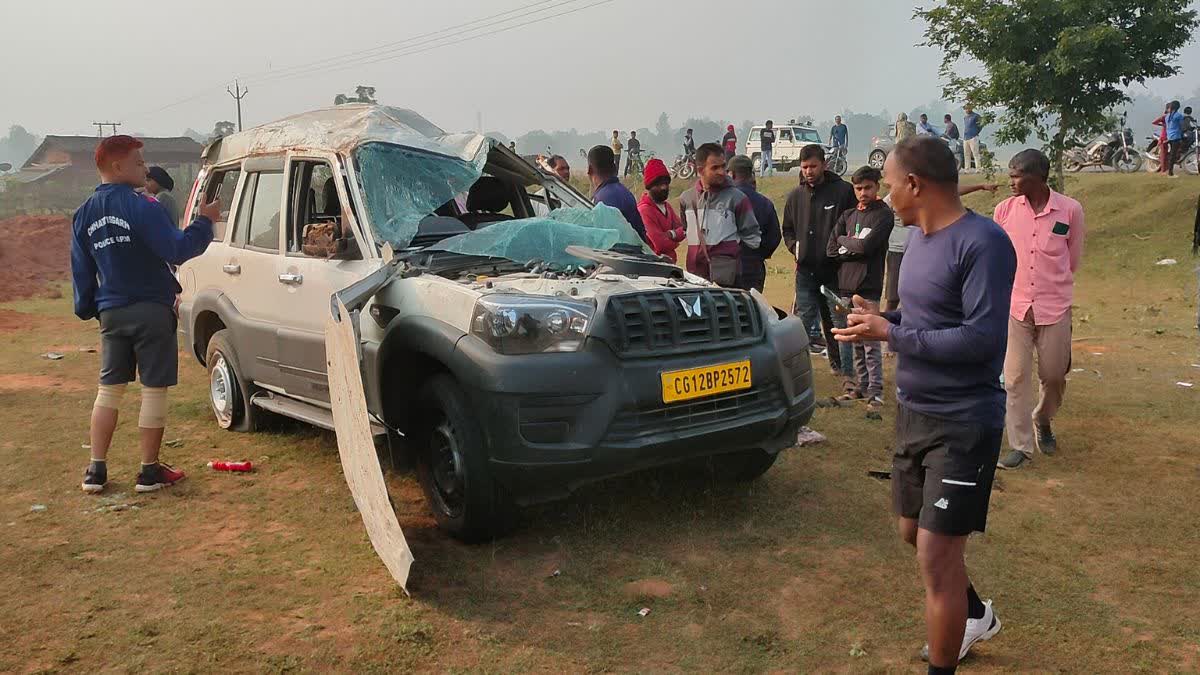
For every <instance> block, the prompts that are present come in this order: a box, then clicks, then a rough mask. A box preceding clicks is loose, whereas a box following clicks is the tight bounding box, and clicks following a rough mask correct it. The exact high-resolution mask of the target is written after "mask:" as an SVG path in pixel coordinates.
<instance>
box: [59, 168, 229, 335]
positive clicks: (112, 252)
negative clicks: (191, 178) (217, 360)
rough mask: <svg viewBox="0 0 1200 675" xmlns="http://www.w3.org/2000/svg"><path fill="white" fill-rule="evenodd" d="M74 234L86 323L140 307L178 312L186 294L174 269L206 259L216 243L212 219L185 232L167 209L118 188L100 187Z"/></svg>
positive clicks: (78, 301)
mask: <svg viewBox="0 0 1200 675" xmlns="http://www.w3.org/2000/svg"><path fill="white" fill-rule="evenodd" d="M72 230H73V234H72V238H71V278H72V281H73V282H74V286H75V315H76V316H78V317H79V318H81V319H91V318H94V317H97V316H99V315H100V312H103V311H104V310H106V309H113V308H115V307H124V306H126V305H132V304H134V303H135V302H157V303H161V304H164V305H166V306H168V307H174V306H175V296H176V294H178V293H179V292H180V291H181V289H180V287H179V282H178V281H177V280H176V279H175V274H174V273H173V272H172V271H171V268H170V267H169V265H181V264H183V263H184V262H186V261H188V260H190V259H192V258H194V257H196V256H198V255H200V254H201V253H203V252H204V249H206V248H208V244H209V242H211V241H212V239H213V224H212V221H211V220H209V219H208V218H205V217H203V216H200V217H198V218H196V220H194V221H193V222H192V224H191V225H188V226H187V228H186V229H184V230H180V229H179V228H178V227H177V226H176V225H175V223H172V222H171V217H170V216H169V215H167V211H166V209H164V208H163V207H162V205H160V204H157V203H155V202H152V201H150V200H149V199H147V198H146V197H144V196H142V195H140V194H138V193H136V192H134V191H133V188H131V187H129V186H128V185H118V184H114V183H105V184H103V185H100V186H99V187H97V188H96V192H95V193H93V194H92V196H91V197H88V200H87V201H86V202H84V203H83V206H80V207H79V210H78V211H76V212H75V219H74V223H73V224H72Z"/></svg>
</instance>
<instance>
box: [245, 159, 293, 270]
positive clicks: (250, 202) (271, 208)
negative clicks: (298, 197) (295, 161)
mask: <svg viewBox="0 0 1200 675" xmlns="http://www.w3.org/2000/svg"><path fill="white" fill-rule="evenodd" d="M282 198H283V173H281V172H273V173H266V172H263V173H252V174H250V180H248V181H247V182H246V187H245V189H244V190H243V197H242V204H241V206H240V207H239V208H238V227H237V229H238V231H239V232H246V233H247V234H246V239H245V242H246V245H247V246H251V247H254V248H261V249H269V250H272V251H278V250H279V220H280V213H279V203H280V200H281V199H282Z"/></svg>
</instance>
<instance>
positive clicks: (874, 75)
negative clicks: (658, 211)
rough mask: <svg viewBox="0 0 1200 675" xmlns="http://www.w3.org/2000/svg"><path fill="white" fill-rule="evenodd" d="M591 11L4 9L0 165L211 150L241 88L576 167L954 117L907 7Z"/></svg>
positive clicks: (248, 102)
mask: <svg viewBox="0 0 1200 675" xmlns="http://www.w3.org/2000/svg"><path fill="white" fill-rule="evenodd" d="M595 2H596V0H577V1H576V2H562V0H555V1H554V2H544V3H531V2H530V1H529V0H440V1H439V2H411V1H410V2H387V1H385V0H343V1H341V2H333V3H295V2H282V1H277V0H270V1H256V2H245V1H242V2H233V1H231V0H213V1H211V2H208V3H202V4H197V3H192V2H186V3H185V2H173V1H171V0H166V1H165V2H158V3H146V2H129V1H126V0H112V1H110V2H107V3H104V4H85V3H80V2H62V1H58V2H55V1H42V2H31V1H29V0H5V1H4V2H3V3H0V49H2V52H3V54H2V55H0V59H3V61H4V67H3V68H0V161H14V159H15V161H20V159H23V157H20V158H17V155H18V154H19V153H17V152H16V151H14V150H12V146H13V145H14V143H13V142H12V140H11V139H10V138H8V137H6V136H5V134H8V133H9V130H10V127H11V126H12V125H21V126H22V127H24V128H25V129H26V130H28V131H29V132H30V133H32V134H36V135H38V136H43V135H46V134H95V133H96V128H95V127H94V126H92V125H91V123H92V122H94V121H118V122H122V123H123V124H122V126H121V127H120V131H121V132H122V133H139V134H144V135H152V136H173V135H180V134H182V133H184V131H185V130H192V131H193V132H195V133H196V134H198V135H200V136H207V135H208V134H209V133H210V132H211V131H212V129H213V126H214V123H215V122H217V121H220V120H235V119H236V115H235V110H234V101H233V99H232V98H230V96H229V95H228V94H227V93H226V91H225V89H226V86H228V85H230V84H231V83H232V81H233V79H234V78H235V77H240V78H242V79H243V81H244V82H245V83H246V85H247V86H248V88H249V93H248V94H247V95H246V97H245V99H244V101H243V106H244V108H243V121H244V123H245V126H247V127H249V126H253V125H255V124H259V123H262V122H266V121H269V120H272V119H276V118H279V117H282V116H285V115H288V114H292V113H296V112H301V111H304V110H308V109H312V108H315V107H321V106H326V105H329V104H331V103H332V102H333V98H334V96H335V95H336V94H338V93H347V94H352V93H353V92H354V88H355V86H356V85H360V84H361V85H370V86H373V87H375V88H376V98H377V99H378V100H379V102H381V103H386V104H391V105H399V106H404V107H411V108H414V109H416V110H418V111H420V112H422V113H423V114H425V115H426V116H427V117H429V118H430V119H432V120H433V121H434V122H436V123H437V124H439V125H440V126H442V127H444V128H446V129H448V130H452V131H456V130H465V129H475V128H476V127H477V124H478V123H479V121H480V119H481V120H482V126H483V129H484V130H485V131H489V132H497V133H498V134H499V135H502V136H504V137H505V138H506V139H507V138H509V137H513V138H516V137H522V140H521V142H520V145H521V146H523V147H521V150H522V151H524V152H533V151H539V150H544V149H545V143H544V141H545V140H546V138H549V139H550V142H551V143H553V142H554V137H552V136H539V135H537V134H533V135H530V136H529V137H524V135H525V134H526V132H529V131H532V130H542V129H544V130H548V131H549V130H571V129H575V130H579V132H580V133H577V134H574V135H572V134H569V133H568V134H560V135H559V137H558V138H559V141H558V142H559V144H560V145H559V146H557V147H555V148H554V149H555V150H556V151H559V152H564V153H566V152H574V151H575V150H576V148H574V147H572V146H573V144H579V143H586V142H591V139H592V138H593V136H592V135H586V132H595V134H597V135H595V136H594V137H597V138H598V137H599V136H598V134H602V133H603V132H604V131H608V132H610V133H611V130H612V129H618V128H619V129H621V130H622V131H627V130H629V129H645V130H648V131H650V132H653V131H654V130H655V127H656V124H658V123H659V120H660V113H664V112H665V113H666V114H667V115H668V120H667V122H668V126H669V128H670V133H669V139H668V138H666V137H662V138H660V137H659V136H661V134H659V135H655V136H654V137H653V138H650V139H647V140H649V141H650V143H649V144H648V145H649V146H650V147H655V146H656V145H658V146H661V147H662V148H665V147H666V146H667V145H668V141H669V142H670V143H673V142H674V141H675V136H676V135H677V131H678V130H679V129H681V128H682V127H683V126H684V124H685V122H686V121H687V120H688V118H697V119H702V118H709V119H711V120H713V123H714V124H723V122H724V121H726V120H728V121H730V122H733V123H735V124H738V126H739V127H741V126H743V123H744V122H748V121H751V120H753V121H761V120H763V119H766V118H768V117H770V118H773V119H775V120H777V121H781V120H786V119H788V118H790V117H796V116H801V115H807V116H811V117H812V118H813V119H814V121H816V122H820V123H822V125H825V123H826V122H827V121H828V120H829V119H831V118H832V116H833V115H834V114H835V113H839V112H844V111H854V112H856V113H863V114H869V115H872V117H870V118H863V119H862V120H860V123H859V124H858V125H857V127H856V126H855V124H854V123H853V122H852V123H851V134H852V138H851V141H852V151H860V150H861V149H862V148H863V147H865V144H869V141H870V135H871V134H873V133H877V132H878V131H879V129H878V128H875V129H870V128H862V127H866V126H877V125H879V123H880V121H881V120H884V119H885V116H884V115H882V113H883V112H885V111H887V113H888V116H894V113H895V112H900V111H905V112H915V111H917V110H928V111H929V112H930V113H931V114H930V117H931V120H932V121H934V122H935V123H940V118H941V112H942V110H943V109H950V108H951V107H952V109H953V111H954V112H955V117H956V118H960V116H961V111H959V110H958V106H957V105H954V106H950V105H947V104H942V103H940V101H939V98H940V96H941V88H942V85H941V82H940V81H939V79H938V76H937V69H938V65H939V62H940V58H941V55H940V53H939V52H938V51H936V50H934V49H930V48H925V47H918V46H916V45H917V44H918V43H919V42H920V41H921V33H922V30H923V25H922V23H921V22H919V21H916V20H914V19H912V12H913V5H910V4H907V3H903V2H895V1H893V0H876V1H867V0H844V1H842V2H828V1H827V0H824V1H821V2H816V1H814V0H790V1H785V0H749V1H747V2H740V3H729V2H718V1H716V0H687V1H682V0H656V1H655V2H644V1H640V2H639V1H635V0H609V1H608V2H604V3H601V4H598V5H596V6H592V7H589V5H593V4H594V3H595ZM1198 4H1200V3H1198ZM530 5H532V6H530ZM521 8H525V9H521ZM537 9H542V10H544V11H542V12H540V13H533V11H534V10H537ZM509 10H511V13H510V14H508V15H507V17H508V19H509V20H508V21H507V22H503V23H499V24H497V25H495V26H493V27H491V28H484V27H481V24H473V25H472V26H466V27H463V28H459V29H455V30H452V31H447V32H443V33H439V34H438V35H437V36H431V37H425V38H421V39H419V40H417V41H415V42H409V43H407V44H408V45H410V46H409V47H407V48H406V49H407V51H408V52H416V51H417V50H419V49H422V48H424V47H429V46H432V45H434V44H439V43H441V42H446V41H449V40H459V39H461V40H464V41H463V42H462V43H461V44H455V45H451V46H446V47H442V48H439V49H433V50H431V51H424V52H423V53H410V54H408V55H405V56H401V57H399V58H394V59H387V60H379V59H381V58H383V57H381V56H375V55H373V54H372V53H364V54H359V55H358V57H357V58H358V61H359V62H358V63H355V64H353V65H352V67H346V68H339V69H330V68H329V67H328V66H330V65H336V64H337V63H340V62H333V63H332V64H331V60H332V59H335V58H336V57H341V56H343V55H346V54H349V53H354V52H364V51H365V50H370V49H373V48H376V47H378V46H380V45H384V44H387V43H395V42H398V41H401V40H405V39H407V38H411V37H413V36H420V35H423V34H427V33H430V32H432V31H438V30H440V29H444V28H447V27H449V26H454V25H456V24H462V23H465V22H469V21H473V20H477V19H481V18H484V17H487V16H489V15H494V14H497V13H500V12H505V11H509ZM571 11H573V13H570V14H565V15H563V16H557V17H554V18H549V19H548V20H545V21H543V22H540V23H535V24H532V25H527V26H523V27H516V28H513V29H511V30H508V31H506V32H501V33H498V34H494V35H488V36H485V37H480V38H478V39H470V38H471V37H472V36H475V35H479V34H481V33H483V32H485V31H486V30H495V29H497V28H505V27H512V26H515V25H516V24H518V23H522V22H525V21H530V20H535V19H537V18H542V17H548V16H552V15H555V14H560V13H565V12H571ZM502 18H503V17H502ZM498 20H499V19H497V20H496V21H498ZM472 28H474V30H472ZM404 51H405V48H403V45H401V46H399V47H398V48H397V50H396V51H394V52H393V54H398V53H404ZM384 56H387V55H384ZM368 59H376V60H377V62H375V63H363V62H362V61H365V60H368ZM317 61H320V62H322V63H320V64H317V66H313V67H307V68H296V66H301V65H303V64H309V63H312V62H317ZM1179 63H1180V64H1181V65H1182V66H1183V67H1184V69H1185V72H1184V74H1183V75H1181V76H1179V77H1176V78H1172V79H1169V80H1162V81H1157V82H1154V83H1152V84H1151V85H1150V87H1149V88H1148V89H1146V88H1142V87H1137V88H1135V89H1134V90H1133V92H1132V93H1135V94H1138V95H1139V96H1141V97H1142V98H1144V101H1145V102H1144V103H1143V102H1142V101H1141V99H1139V106H1138V107H1139V111H1140V108H1142V107H1147V106H1148V107H1149V108H1153V107H1154V106H1159V105H1160V103H1159V102H1158V100H1159V99H1160V98H1181V99H1189V98H1191V99H1195V97H1196V95H1197V94H1200V45H1197V44H1196V43H1193V44H1191V45H1189V46H1188V47H1186V48H1185V49H1184V50H1183V52H1182V53H1181V55H1180V59H1179ZM321 66H325V67H324V68H322V67H321ZM939 106H941V107H939ZM1139 114H1140V115H1141V116H1144V114H1141V113H1140V112H1139ZM1138 123H1140V118H1138V119H1131V126H1135V124H1138ZM662 131H667V130H666V129H662ZM1135 131H1136V132H1137V134H1138V135H1139V136H1140V135H1142V133H1143V132H1145V133H1149V130H1144V129H1142V128H1140V126H1135ZM827 132H828V126H827V125H825V126H824V128H822V134H823V135H824V134H826V133H827ZM700 140H708V139H707V138H704V137H703V136H702V137H701V138H700ZM985 140H986V137H985ZM25 144H26V141H22V142H21V143H18V144H16V145H21V146H22V147H23V146H24V145H25ZM660 151H661V150H660ZM6 153H7V155H8V158H7V159H6V158H5V156H4V155H5V154H6Z"/></svg>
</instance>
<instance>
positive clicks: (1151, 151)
mask: <svg viewBox="0 0 1200 675" xmlns="http://www.w3.org/2000/svg"><path fill="white" fill-rule="evenodd" d="M1146 140H1147V141H1150V142H1149V143H1148V144H1147V145H1146V150H1145V152H1144V153H1142V154H1143V155H1145V159H1146V171H1149V172H1150V173H1158V170H1159V161H1158V136H1147V137H1146ZM1186 141H1187V142H1185V143H1184V146H1183V151H1182V152H1180V153H1179V161H1178V162H1176V164H1175V166H1176V168H1179V169H1183V170H1184V171H1186V172H1188V173H1190V174H1192V175H1193V176H1194V175H1196V174H1198V173H1200V127H1197V128H1194V129H1192V131H1191V138H1188V139H1186Z"/></svg>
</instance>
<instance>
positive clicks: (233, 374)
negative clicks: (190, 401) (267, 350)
mask: <svg viewBox="0 0 1200 675" xmlns="http://www.w3.org/2000/svg"><path fill="white" fill-rule="evenodd" d="M204 363H205V364H207V367H208V402H209V405H210V406H211V407H212V411H213V416H214V417H216V419H217V425H218V426H220V427H221V428H222V429H228V430H230V431H254V429H255V428H256V422H257V419H256V418H257V415H256V413H255V410H254V406H252V405H251V404H250V394H251V391H250V388H249V386H248V385H247V384H246V379H245V378H244V377H243V376H242V370H241V367H240V366H239V365H238V361H237V356H236V354H234V351H233V343H232V341H231V340H230V339H229V329H227V328H225V329H222V330H219V331H217V332H216V333H214V334H213V336H212V338H211V339H210V340H209V341H208V351H207V352H206V355H205V358H204Z"/></svg>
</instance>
